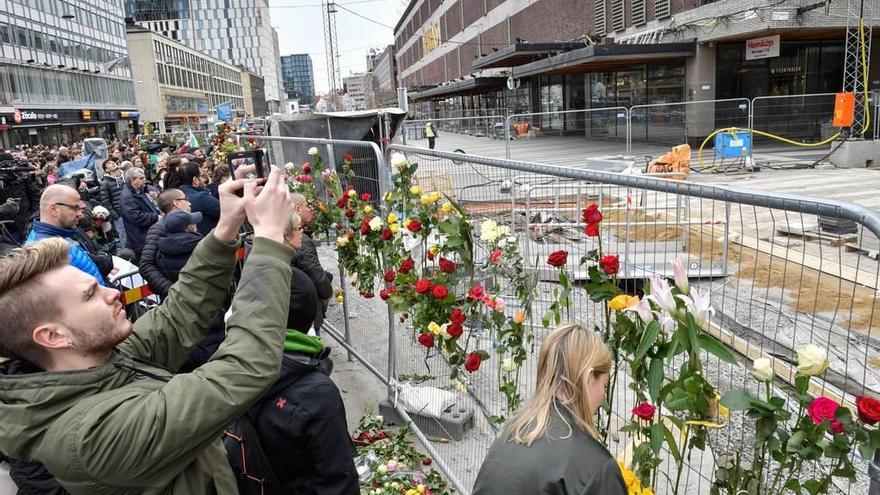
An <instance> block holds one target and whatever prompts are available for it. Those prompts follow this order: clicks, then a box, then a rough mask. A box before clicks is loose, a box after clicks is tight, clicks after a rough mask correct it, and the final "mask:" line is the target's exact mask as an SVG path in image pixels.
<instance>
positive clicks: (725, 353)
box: [652, 322, 739, 366]
mask: <svg viewBox="0 0 880 495" xmlns="http://www.w3.org/2000/svg"><path fill="white" fill-rule="evenodd" d="M652 323H656V322H652ZM697 339H698V340H699V341H700V347H702V348H703V349H705V350H706V351H708V352H710V353H712V354H714V355H716V356H717V357H718V359H720V360H722V361H724V362H726V363H730V364H733V365H736V366H739V363H738V362H737V361H736V357H734V355H733V353H732V352H730V350H729V349H728V348H727V346H725V345H724V344H722V343H721V342H719V341H718V340H717V339H715V337H713V336H711V335H709V334H705V333H701V334H699V335H698V336H697Z"/></svg>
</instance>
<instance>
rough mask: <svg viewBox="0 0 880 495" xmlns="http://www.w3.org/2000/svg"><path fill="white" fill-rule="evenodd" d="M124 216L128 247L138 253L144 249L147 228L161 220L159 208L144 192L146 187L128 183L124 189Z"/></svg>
mask: <svg viewBox="0 0 880 495" xmlns="http://www.w3.org/2000/svg"><path fill="white" fill-rule="evenodd" d="M121 199H122V218H123V219H125V233H126V234H127V235H128V247H129V248H131V250H132V251H134V252H135V253H137V254H139V255H140V254H141V251H143V249H144V242H145V241H146V237H147V229H149V228H150V226H151V225H153V224H154V223H156V222H157V221H159V210H158V209H157V208H156V206H155V205H153V202H152V201H150V198H148V197H147V195H146V194H144V189H143V188H141V190H137V189H132V187H131V184H126V185H125V188H124V189H122V197H121Z"/></svg>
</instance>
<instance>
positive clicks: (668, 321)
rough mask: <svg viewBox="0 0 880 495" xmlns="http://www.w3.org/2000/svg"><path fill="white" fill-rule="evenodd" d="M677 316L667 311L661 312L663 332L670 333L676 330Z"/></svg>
mask: <svg viewBox="0 0 880 495" xmlns="http://www.w3.org/2000/svg"><path fill="white" fill-rule="evenodd" d="M675 325H676V323H675V318H673V317H672V315H670V314H669V313H667V312H665V311H664V312H662V313H660V328H662V329H663V333H665V334H667V335H669V334H671V333H673V332H675Z"/></svg>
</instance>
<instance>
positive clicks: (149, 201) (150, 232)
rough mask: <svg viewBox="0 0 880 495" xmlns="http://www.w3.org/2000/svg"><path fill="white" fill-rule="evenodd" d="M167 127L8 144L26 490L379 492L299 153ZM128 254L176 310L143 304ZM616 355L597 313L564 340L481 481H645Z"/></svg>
mask: <svg viewBox="0 0 880 495" xmlns="http://www.w3.org/2000/svg"><path fill="white" fill-rule="evenodd" d="M152 144H153V145H151V146H150V148H149V149H150V151H147V150H143V149H140V148H139V147H138V146H137V145H135V144H134V143H122V142H113V143H110V144H109V146H108V149H107V156H106V159H103V160H101V161H100V162H99V161H94V162H91V161H90V158H89V157H88V156H85V155H84V152H83V149H82V147H81V146H78V145H72V146H70V147H60V148H48V147H39V146H37V147H29V148H24V149H16V150H13V151H12V152H7V153H4V154H0V222H2V225H3V229H2V237H0V418H3V421H0V461H5V462H8V463H9V465H10V466H11V476H12V479H13V480H14V482H15V483H16V485H17V486H18V489H19V493H23V494H65V493H72V494H79V493H82V494H98V493H131V494H134V493H179V494H209V493H218V494H234V493H242V494H250V493H254V494H257V493H259V494H273V493H285V494H288V493H295V494H306V495H308V494H322V495H323V494H330V495H333V494H357V493H360V487H359V483H358V479H359V477H358V472H357V470H356V468H355V465H354V460H353V455H354V449H353V446H352V442H351V438H350V436H349V434H348V430H347V426H346V416H345V406H344V404H343V401H342V397H341V396H340V393H339V389H338V388H337V386H336V385H335V384H334V382H333V380H332V379H331V378H330V376H331V373H332V368H333V367H332V361H331V360H330V359H329V357H328V355H329V348H328V347H326V346H325V345H324V342H323V341H322V340H321V337H320V333H319V330H320V328H321V324H322V322H323V320H324V318H325V315H326V311H327V306H328V304H329V302H330V300H331V299H332V297H333V294H334V293H335V291H336V290H337V289H336V288H334V286H333V277H332V276H331V275H330V273H328V272H327V271H326V270H325V269H324V267H323V266H322V265H321V262H320V258H319V256H318V252H317V248H316V245H315V242H314V241H313V240H312V239H311V237H310V235H309V223H310V222H311V221H312V219H313V216H314V215H313V213H312V211H311V208H310V205H309V203H308V202H307V200H306V198H305V197H303V196H301V195H298V194H295V193H291V192H290V191H289V188H288V185H287V182H286V177H284V172H283V171H282V170H280V169H277V168H273V169H272V171H271V173H270V174H269V176H268V178H266V179H255V178H251V177H236V176H231V174H230V167H229V166H228V165H227V164H225V163H216V162H215V160H214V159H213V158H214V157H213V156H212V154H211V150H210V149H204V150H203V149H200V148H196V149H189V148H187V147H183V148H179V149H173V148H171V147H168V146H165V147H162V146H154V145H155V144H156V143H152ZM71 161H80V162H81V163H82V164H85V165H86V167H85V169H80V168H79V165H80V163H77V164H76V166H73V167H71V166H65V164H66V163H68V162H71ZM242 169H244V167H243V168H242ZM61 171H63V172H64V173H62V172H61ZM233 175H234V174H233ZM242 249H244V250H245V251H246V252H247V253H248V254H247V256H246V261H245V262H244V263H243V264H242V263H241V261H242V260H241V259H240V255H239V253H240V252H241V250H242ZM115 259H121V260H127V261H128V262H131V263H134V264H135V265H137V267H138V269H139V274H140V275H141V276H142V277H143V278H144V280H145V281H146V283H147V284H148V285H149V288H150V290H151V292H152V294H154V295H155V296H154V297H155V299H156V302H155V306H153V307H152V308H150V309H149V310H146V308H145V307H143V305H136V306H138V307H141V308H142V309H144V310H145V311H142V312H135V313H131V312H130V311H127V310H130V309H131V308H130V307H129V308H127V307H126V305H125V304H123V301H122V296H121V292H120V290H119V287H118V285H117V284H115V283H114V280H113V279H112V275H113V273H114V263H115V262H114V260H115ZM609 368H610V354H609V352H608V349H607V348H606V347H605V345H604V344H603V343H602V341H601V338H599V337H598V336H597V335H596V334H595V333H594V332H593V331H592V330H589V329H587V328H585V327H583V326H580V325H576V324H575V325H566V326H563V327H561V328H559V329H557V330H556V331H555V332H554V333H552V334H551V335H550V336H548V337H547V338H546V339H545V341H544V344H543V345H542V349H541V353H540V356H539V363H538V382H537V390H536V393H535V395H534V396H533V397H532V398H531V399H530V400H529V401H528V402H527V403H526V405H525V407H524V408H523V409H522V410H521V411H520V412H519V413H517V415H515V416H514V417H513V418H512V419H511V421H510V422H509V423H508V424H507V425H506V427H505V430H504V432H503V434H502V435H500V436H499V437H498V440H497V441H496V442H495V444H494V446H493V447H492V450H491V451H490V452H489V454H488V456H487V458H486V461H485V463H484V464H483V466H482V469H481V471H480V474H479V476H478V478H477V481H476V485H475V493H479V494H487V495H488V494H507V493H582V494H585V495H594V494H611V495H617V494H624V493H626V486H625V485H624V483H623V480H622V478H621V475H620V472H619V470H617V467H616V463H615V462H614V460H613V459H612V458H611V456H610V454H609V453H608V451H607V449H606V448H605V447H604V446H603V445H601V444H600V443H599V442H598V440H597V435H596V430H595V424H594V415H595V414H596V411H597V410H598V408H599V407H600V405H601V403H602V398H603V396H604V393H605V387H606V384H607V381H608V370H609Z"/></svg>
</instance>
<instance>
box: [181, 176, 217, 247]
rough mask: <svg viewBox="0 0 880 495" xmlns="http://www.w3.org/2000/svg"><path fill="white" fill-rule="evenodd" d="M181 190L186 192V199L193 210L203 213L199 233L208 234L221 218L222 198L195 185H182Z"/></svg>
mask: <svg viewBox="0 0 880 495" xmlns="http://www.w3.org/2000/svg"><path fill="white" fill-rule="evenodd" d="M180 190H181V191H183V193H184V194H186V199H188V200H189V204H190V206H191V207H192V211H197V212H199V213H201V214H202V221H201V222H199V224H198V225H197V227H198V229H199V234H202V235H208V232H210V231H211V229H213V228H214V227H215V226H216V225H217V220H218V219H219V218H220V200H218V199H217V198H215V197H214V196H211V193H210V192H208V191H207V190H206V189H202V188H199V187H193V186H180Z"/></svg>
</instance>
